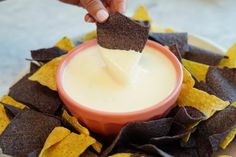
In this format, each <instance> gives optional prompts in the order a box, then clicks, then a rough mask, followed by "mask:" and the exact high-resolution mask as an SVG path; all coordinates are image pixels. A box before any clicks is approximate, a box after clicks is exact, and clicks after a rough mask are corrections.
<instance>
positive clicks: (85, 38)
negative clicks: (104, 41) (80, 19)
mask: <svg viewBox="0 0 236 157" xmlns="http://www.w3.org/2000/svg"><path fill="white" fill-rule="evenodd" d="M95 38H97V31H96V30H94V31H91V32H88V33H87V34H85V35H84V36H82V37H81V38H80V40H81V41H88V40H92V39H95Z"/></svg>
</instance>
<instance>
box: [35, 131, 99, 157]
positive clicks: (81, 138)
mask: <svg viewBox="0 0 236 157" xmlns="http://www.w3.org/2000/svg"><path fill="white" fill-rule="evenodd" d="M57 134H58V133H57ZM57 134H53V136H56V137H57ZM59 134H60V132H59ZM64 135H65V134H64ZM50 136H52V135H51V134H50V135H49V137H50ZM49 137H48V139H49ZM56 137H53V138H52V137H50V139H54V138H56ZM60 137H63V135H62V136H60ZM48 139H47V140H46V143H45V144H44V146H46V145H48V144H47V141H48ZM95 142H96V140H95V139H93V138H92V137H90V136H87V135H84V134H80V135H78V134H75V133H70V134H69V135H67V136H65V137H64V138H63V139H62V140H61V141H60V142H57V143H55V144H53V145H52V146H51V147H49V148H47V149H46V150H45V149H44V148H43V149H44V152H41V153H40V156H39V157H57V156H60V157H78V156H79V155H81V154H82V153H83V152H84V151H85V150H86V149H87V148H88V147H89V146H90V145H92V144H93V143H95Z"/></svg>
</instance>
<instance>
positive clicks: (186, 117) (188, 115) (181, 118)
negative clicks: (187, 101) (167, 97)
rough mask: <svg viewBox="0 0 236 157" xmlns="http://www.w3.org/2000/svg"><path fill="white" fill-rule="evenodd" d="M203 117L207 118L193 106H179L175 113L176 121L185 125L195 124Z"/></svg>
mask: <svg viewBox="0 0 236 157" xmlns="http://www.w3.org/2000/svg"><path fill="white" fill-rule="evenodd" d="M203 119H206V117H205V116H204V114H203V113H202V112H200V111H199V110H197V109H195V108H193V107H191V106H183V107H179V110H178V111H177V113H176V115H175V121H176V122H178V123H180V124H183V125H189V124H193V123H195V122H198V121H200V120H203Z"/></svg>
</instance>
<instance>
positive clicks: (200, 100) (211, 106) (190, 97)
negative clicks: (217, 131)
mask: <svg viewBox="0 0 236 157" xmlns="http://www.w3.org/2000/svg"><path fill="white" fill-rule="evenodd" d="M177 104H178V105H179V106H191V107H194V108H196V109H198V110H199V111H201V112H202V113H203V114H205V116H206V117H207V118H209V117H211V116H212V115H213V114H214V113H215V112H216V111H220V110H223V109H224V108H225V107H227V106H228V105H229V102H228V101H223V100H221V99H220V98H218V97H216V96H214V95H210V94H208V93H206V92H204V91H202V90H198V89H196V88H189V87H187V86H183V87H182V90H181V92H180V95H179V97H178V100H177Z"/></svg>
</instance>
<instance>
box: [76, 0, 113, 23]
mask: <svg viewBox="0 0 236 157" xmlns="http://www.w3.org/2000/svg"><path fill="white" fill-rule="evenodd" d="M80 3H81V4H82V6H83V7H84V8H85V9H86V10H87V11H88V12H89V14H90V15H91V16H93V17H94V19H96V21H98V22H104V21H105V20H106V19H107V18H108V16H109V14H108V12H107V10H106V8H105V7H104V5H103V4H102V2H101V1H100V0H81V1H80Z"/></svg>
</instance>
